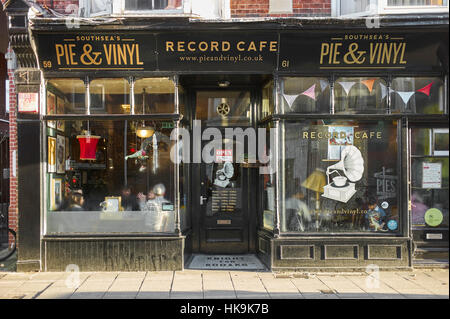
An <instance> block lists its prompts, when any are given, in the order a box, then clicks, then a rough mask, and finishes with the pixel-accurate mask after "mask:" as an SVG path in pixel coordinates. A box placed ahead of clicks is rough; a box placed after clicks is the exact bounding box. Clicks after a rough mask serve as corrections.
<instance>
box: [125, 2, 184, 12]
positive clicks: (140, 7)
mask: <svg viewBox="0 0 450 319" xmlns="http://www.w3.org/2000/svg"><path fill="white" fill-rule="evenodd" d="M182 8H183V1H182V0H126V1H125V10H127V11H147V10H180V9H182Z"/></svg>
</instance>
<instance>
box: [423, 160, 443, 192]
mask: <svg viewBox="0 0 450 319" xmlns="http://www.w3.org/2000/svg"><path fill="white" fill-rule="evenodd" d="M422 172H423V175H422V188H441V187H442V186H441V181H442V163H423V165H422Z"/></svg>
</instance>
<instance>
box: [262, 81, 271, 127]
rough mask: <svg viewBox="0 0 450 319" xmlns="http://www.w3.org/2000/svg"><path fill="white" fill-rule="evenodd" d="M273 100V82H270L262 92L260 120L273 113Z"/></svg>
mask: <svg viewBox="0 0 450 319" xmlns="http://www.w3.org/2000/svg"><path fill="white" fill-rule="evenodd" d="M274 107H275V103H274V99H273V81H270V82H269V83H268V84H267V85H266V86H265V87H264V88H263V91H262V108H261V114H260V119H263V118H265V117H266V116H269V115H272V114H273V113H274Z"/></svg>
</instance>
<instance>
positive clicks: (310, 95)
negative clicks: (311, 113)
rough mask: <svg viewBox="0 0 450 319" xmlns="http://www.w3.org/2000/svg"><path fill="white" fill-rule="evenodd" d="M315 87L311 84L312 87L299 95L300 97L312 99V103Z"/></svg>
mask: <svg viewBox="0 0 450 319" xmlns="http://www.w3.org/2000/svg"><path fill="white" fill-rule="evenodd" d="M315 90H316V85H315V84H313V86H311V87H310V88H309V89H307V90H306V91H305V92H303V93H301V95H306V96H307V97H309V98H311V99H313V100H314V101H315V100H316V92H315Z"/></svg>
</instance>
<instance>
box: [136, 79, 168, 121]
mask: <svg viewBox="0 0 450 319" xmlns="http://www.w3.org/2000/svg"><path fill="white" fill-rule="evenodd" d="M134 100H135V108H134V114H154V113H174V112H175V82H174V81H172V80H171V79H169V78H144V79H138V80H136V82H135V84H134Z"/></svg>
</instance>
